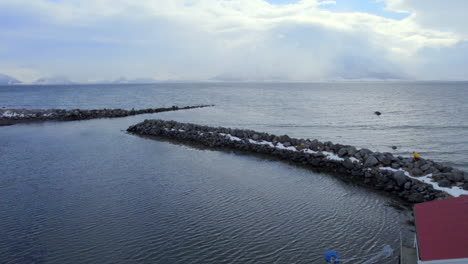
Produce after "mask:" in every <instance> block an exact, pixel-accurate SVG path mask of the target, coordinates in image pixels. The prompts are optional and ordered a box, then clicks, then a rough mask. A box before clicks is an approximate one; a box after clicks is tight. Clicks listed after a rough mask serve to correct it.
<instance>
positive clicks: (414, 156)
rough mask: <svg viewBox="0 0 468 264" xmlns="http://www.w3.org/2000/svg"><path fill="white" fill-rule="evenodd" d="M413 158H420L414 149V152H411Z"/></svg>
mask: <svg viewBox="0 0 468 264" xmlns="http://www.w3.org/2000/svg"><path fill="white" fill-rule="evenodd" d="M413 158H415V159H419V158H421V156H419V154H418V153H417V152H416V151H415V152H413Z"/></svg>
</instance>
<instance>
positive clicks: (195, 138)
mask: <svg viewBox="0 0 468 264" xmlns="http://www.w3.org/2000/svg"><path fill="white" fill-rule="evenodd" d="M127 131H128V132H129V133H133V134H137V135H144V136H157V137H163V138H168V139H173V140H177V141H180V142H188V143H197V144H201V145H204V146H207V147H210V148H219V149H233V150H240V151H244V152H247V153H260V154H264V155H268V156H271V157H274V158H278V159H281V160H286V161H289V162H293V163H296V164H301V165H304V166H307V167H310V168H313V169H317V170H323V171H328V172H334V173H338V174H340V175H343V176H344V177H346V178H349V179H350V180H353V181H354V182H357V183H360V184H364V185H366V186H369V187H371V188H374V189H377V190H380V191H382V192H385V193H389V194H391V195H393V196H396V197H399V198H401V199H403V200H404V201H407V202H410V203H419V202H425V201H431V200H435V199H443V198H447V197H450V196H460V195H468V173H467V172H463V171H460V170H458V169H455V168H451V167H448V166H444V165H443V164H440V163H437V162H435V161H432V160H427V159H422V158H421V159H417V160H416V159H414V158H412V157H410V158H409V157H401V156H398V157H395V156H394V155H393V154H391V153H380V152H372V151H370V150H368V149H357V148H356V147H353V146H349V145H341V144H334V143H332V142H320V141H318V140H309V139H296V138H290V137H289V136H287V135H283V136H276V135H271V134H267V133H262V132H256V131H252V130H241V129H230V128H223V127H208V126H201V125H195V124H188V123H178V122H175V121H164V120H145V121H144V122H141V123H139V124H136V125H134V126H131V127H129V128H128V129H127Z"/></svg>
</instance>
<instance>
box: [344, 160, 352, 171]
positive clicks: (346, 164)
mask: <svg viewBox="0 0 468 264" xmlns="http://www.w3.org/2000/svg"><path fill="white" fill-rule="evenodd" d="M343 166H344V167H345V168H347V169H349V170H350V169H353V168H354V164H353V162H352V161H351V160H350V159H348V158H346V159H345V160H344V162H343Z"/></svg>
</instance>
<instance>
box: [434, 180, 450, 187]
mask: <svg viewBox="0 0 468 264" xmlns="http://www.w3.org/2000/svg"><path fill="white" fill-rule="evenodd" d="M437 183H438V184H439V186H440V187H450V181H449V180H447V179H442V180H440V181H438V182H437Z"/></svg>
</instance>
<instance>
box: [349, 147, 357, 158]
mask: <svg viewBox="0 0 468 264" xmlns="http://www.w3.org/2000/svg"><path fill="white" fill-rule="evenodd" d="M347 151H348V155H349V156H354V154H356V152H357V149H356V148H355V147H353V146H350V147H348V149H347Z"/></svg>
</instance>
